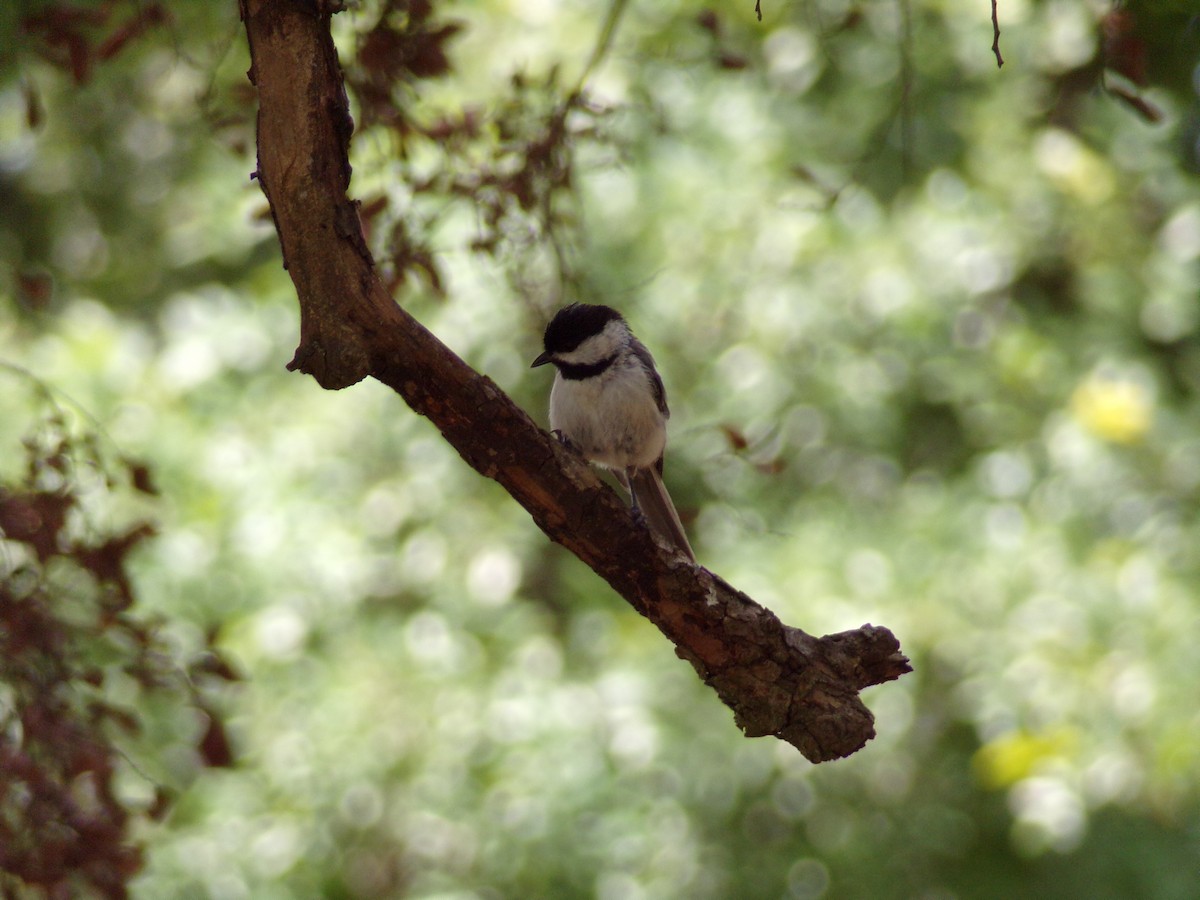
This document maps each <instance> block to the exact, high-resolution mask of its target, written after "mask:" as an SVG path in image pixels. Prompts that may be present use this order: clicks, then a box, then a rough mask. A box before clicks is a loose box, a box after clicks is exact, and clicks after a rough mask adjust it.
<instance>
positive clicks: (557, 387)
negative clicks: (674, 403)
mask: <svg viewBox="0 0 1200 900" xmlns="http://www.w3.org/2000/svg"><path fill="white" fill-rule="evenodd" d="M550 427H551V428H552V429H554V430H556V431H559V432H561V433H562V434H563V435H564V436H565V437H566V438H568V439H569V440H570V441H571V442H572V443H573V444H575V445H576V446H577V447H578V448H579V450H580V451H581V452H582V453H583V455H584V456H586V457H587V458H588V459H590V460H591V461H592V462H594V463H597V464H599V465H602V466H606V467H608V468H613V469H623V468H628V467H630V466H636V467H638V468H647V467H649V466H652V465H654V463H655V462H656V461H657V460H658V458H659V457H660V456H662V453H663V448H664V447H665V446H666V442H667V425H666V420H665V419H664V417H663V414H662V413H661V412H660V411H659V409H658V405H657V403H656V402H655V399H654V392H653V391H652V390H651V388H650V381H649V377H648V376H647V374H646V371H645V369H643V368H642V365H641V363H639V362H638V361H637V359H635V358H634V357H633V356H625V357H623V358H619V359H618V360H617V362H615V363H613V365H612V366H610V367H609V368H608V369H607V370H605V371H604V372H603V373H602V374H600V375H598V376H596V377H594V378H584V379H581V380H578V381H574V380H571V379H567V378H563V377H562V375H561V374H558V375H556V376H555V378H554V387H553V388H551V390H550Z"/></svg>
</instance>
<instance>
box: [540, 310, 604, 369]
mask: <svg viewBox="0 0 1200 900" xmlns="http://www.w3.org/2000/svg"><path fill="white" fill-rule="evenodd" d="M612 321H618V322H624V321H625V319H624V317H622V315H621V314H620V313H619V312H617V311H616V310H615V309H613V308H612V307H611V306H600V305H597V304H593V303H572V304H571V305H570V306H564V307H563V308H562V309H560V310H559V311H558V312H557V313H556V314H555V316H554V318H553V319H551V320H550V324H549V325H547V326H546V334H545V337H544V338H543V339H542V344H543V346H544V347H545V351H544V352H543V353H541V354H540V355H539V356H538V358H537V359H535V360H534V361H533V365H532V366H530V368H534V367H536V366H544V365H546V363H549V362H553V361H554V355H555V354H557V353H570V352H571V351H572V350H575V349H576V348H578V347H579V345H580V344H582V343H583V342H584V341H586V340H587V339H588V338H590V337H593V336H595V335H597V334H599V333H600V332H602V331H603V330H604V327H605V326H606V325H607V324H608V323H609V322H612Z"/></svg>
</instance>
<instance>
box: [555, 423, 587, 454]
mask: <svg viewBox="0 0 1200 900" xmlns="http://www.w3.org/2000/svg"><path fill="white" fill-rule="evenodd" d="M550 433H551V434H552V435H554V437H555V438H557V439H558V442H559V443H560V444H562V445H563V446H564V447H566V448H567V449H568V450H571V451H574V452H575V453H578V454H579V455H580V456H582V455H583V451H582V450H581V449H580V447H579V445H578V444H577V443H575V442H574V441H573V440H571V439H570V438H569V437H567V436H566V435H565V434H563V433H562V432H561V431H559V430H558V429H557V428H555V429H554V430H553V431H551V432H550Z"/></svg>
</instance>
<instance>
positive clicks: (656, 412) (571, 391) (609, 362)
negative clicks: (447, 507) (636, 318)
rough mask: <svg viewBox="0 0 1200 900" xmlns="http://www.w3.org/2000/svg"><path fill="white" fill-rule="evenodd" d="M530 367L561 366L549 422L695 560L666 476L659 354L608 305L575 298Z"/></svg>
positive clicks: (659, 530)
mask: <svg viewBox="0 0 1200 900" xmlns="http://www.w3.org/2000/svg"><path fill="white" fill-rule="evenodd" d="M543 345H544V350H543V352H542V353H541V354H540V355H539V356H538V357H537V359H535V360H534V361H533V365H532V366H531V368H536V367H538V366H544V365H546V364H551V365H553V366H554V368H555V369H556V370H557V371H556V373H555V376H554V386H553V387H552V388H551V389H550V429H551V431H553V432H554V433H555V434H556V435H557V436H558V437H559V439H560V440H562V441H563V443H565V444H566V445H567V446H568V447H572V448H574V449H575V450H577V451H578V452H579V453H580V454H582V455H583V457H584V458H585V459H587V460H588V461H589V462H591V463H594V464H595V465H597V466H600V467H602V468H605V469H609V470H611V471H612V473H613V474H614V475H615V476H616V478H617V480H618V481H620V482H621V485H622V486H623V487H624V488H625V490H626V491H627V492H628V493H629V497H630V503H631V506H632V508H633V511H634V514H635V515H636V516H638V517H640V518H642V519H644V521H645V522H646V525H647V526H648V527H649V528H650V530H651V532H652V533H654V534H657V535H658V536H659V537H661V538H662V539H663V540H665V541H666V542H667V544H668V545H670V546H671V547H674V548H675V549H677V550H679V551H680V552H681V553H683V554H684V555H685V556H686V557H687V558H688V559H689V560H690V561H691V562H692V563H695V562H696V554H695V553H694V552H692V546H691V544H690V543H689V542H688V539H687V534H686V533H685V532H684V530H683V524H682V523H681V522H680V521H679V514H678V513H677V512H676V511H675V504H674V503H672V502H671V495H670V494H668V493H667V488H666V485H664V484H663V480H662V470H663V452H664V450H665V449H666V445H667V419H669V418H670V416H671V411H670V409H669V407H668V406H667V392H666V389H665V388H664V387H663V381H662V377H661V376H660V375H659V374H658V369H656V368H655V365H654V357H653V356H651V355H650V351H649V350H647V349H646V347H645V345H644V344H642V342H641V341H639V340H638V339H637V338H636V337H634V335H633V332H632V331H630V330H629V325H628V324H627V323H626V321H625V318H624V317H623V316H622V315H621V314H620V313H619V312H617V311H616V310H615V309H613V308H612V307H610V306H602V305H599V304H592V303H572V304H571V305H569V306H565V307H563V308H562V309H560V310H559V311H558V312H557V313H555V315H554V318H552V319H551V320H550V324H549V325H547V326H546V333H545V335H544V337H543Z"/></svg>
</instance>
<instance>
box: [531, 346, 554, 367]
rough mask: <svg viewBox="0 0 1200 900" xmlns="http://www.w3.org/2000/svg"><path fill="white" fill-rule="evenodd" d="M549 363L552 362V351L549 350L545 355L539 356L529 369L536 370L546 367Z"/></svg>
mask: <svg viewBox="0 0 1200 900" xmlns="http://www.w3.org/2000/svg"><path fill="white" fill-rule="evenodd" d="M548 362H550V351H549V350H547V351H546V352H545V353H542V354H540V355H539V356H538V358H537V359H535V360H534V361H533V365H531V366H530V367H529V368H531V369H536V368H537V367H538V366H544V365H545V364H546V363H548Z"/></svg>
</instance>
